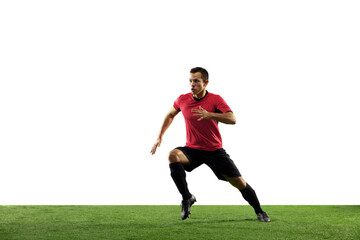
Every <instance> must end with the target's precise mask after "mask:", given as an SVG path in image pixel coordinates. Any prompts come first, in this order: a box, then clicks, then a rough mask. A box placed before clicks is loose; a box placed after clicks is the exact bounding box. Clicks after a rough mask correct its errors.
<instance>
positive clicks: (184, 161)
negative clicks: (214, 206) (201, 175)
mask: <svg viewBox="0 0 360 240" xmlns="http://www.w3.org/2000/svg"><path fill="white" fill-rule="evenodd" d="M208 79H209V74H208V72H207V71H206V70H205V69H204V68H201V67H196V68H193V69H191V70H190V87H191V93H188V94H184V95H181V96H180V97H178V98H177V99H176V101H175V102H174V105H173V107H172V108H171V109H170V111H169V112H168V113H167V115H166V116H165V119H164V121H163V124H162V127H161V130H160V133H159V135H158V138H157V140H156V142H155V144H154V146H153V147H152V149H151V154H155V152H156V149H157V147H160V144H161V142H162V137H163V135H164V133H165V131H166V130H167V129H168V127H169V126H170V125H171V123H172V121H173V120H174V118H175V116H176V115H177V114H178V113H179V112H180V111H181V112H182V113H183V115H184V119H185V124H186V145H185V147H178V148H176V149H174V150H172V151H171V152H170V154H169V166H170V171H171V177H172V179H173V180H174V182H175V185H176V187H177V188H178V190H179V192H180V194H181V195H182V198H183V200H182V210H181V218H182V219H183V220H185V219H186V218H188V216H189V214H190V208H191V206H192V205H193V204H194V203H195V202H196V198H195V196H194V195H192V194H191V193H190V191H189V189H188V185H187V182H186V173H185V171H188V172H191V171H192V170H194V169H195V168H197V167H198V166H200V165H202V164H203V163H205V164H206V165H208V166H209V167H210V168H211V169H212V171H213V172H214V173H215V175H216V176H217V177H218V179H219V180H224V181H228V182H229V183H231V184H232V185H233V186H234V187H236V188H237V189H239V190H240V192H241V194H242V196H243V197H244V199H245V200H246V201H247V202H248V203H249V204H250V205H251V206H252V207H253V208H254V210H255V213H256V215H257V218H258V219H259V220H260V221H262V222H270V218H269V216H268V215H267V214H266V213H265V212H264V211H263V210H262V209H261V207H260V203H259V201H258V198H257V196H256V193H255V191H254V190H253V189H252V187H251V186H250V185H249V184H247V183H246V182H245V180H244V179H243V177H242V176H241V174H240V172H239V170H238V169H237V167H236V166H235V164H234V162H233V161H232V160H231V159H230V156H229V155H228V154H227V153H226V151H225V150H224V149H223V147H222V140H221V135H220V132H219V127H218V122H221V123H225V124H235V123H236V118H235V115H234V114H233V112H232V111H231V109H230V107H229V106H228V105H227V104H226V102H225V101H224V100H223V99H222V98H221V97H220V96H219V95H215V94H212V93H209V92H208V91H206V87H207V85H208V83H209V80H208Z"/></svg>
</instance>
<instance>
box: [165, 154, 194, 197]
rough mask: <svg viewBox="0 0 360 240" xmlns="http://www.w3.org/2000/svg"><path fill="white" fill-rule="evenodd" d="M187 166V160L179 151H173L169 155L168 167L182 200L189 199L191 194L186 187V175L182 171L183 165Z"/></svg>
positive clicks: (183, 170) (188, 162)
mask: <svg viewBox="0 0 360 240" xmlns="http://www.w3.org/2000/svg"><path fill="white" fill-rule="evenodd" d="M189 164H190V161H189V159H188V158H187V157H186V156H185V154H184V153H183V152H182V151H180V150H179V149H174V150H172V151H171V152H170V153H169V167H170V171H171V177H172V179H173V180H174V182H175V185H176V187H177V188H178V190H179V192H180V194H181V196H182V197H183V200H186V199H189V198H191V193H190V192H189V189H188V186H187V182H186V173H185V169H184V165H189Z"/></svg>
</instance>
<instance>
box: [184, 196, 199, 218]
mask: <svg viewBox="0 0 360 240" xmlns="http://www.w3.org/2000/svg"><path fill="white" fill-rule="evenodd" d="M195 202H196V198H195V196H194V195H191V198H189V199H186V200H182V202H181V206H182V208H181V219H182V220H185V219H187V218H188V217H189V215H190V208H191V206H192V205H193V204H194V203H195Z"/></svg>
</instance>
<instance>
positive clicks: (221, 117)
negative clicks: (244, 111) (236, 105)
mask: <svg viewBox="0 0 360 240" xmlns="http://www.w3.org/2000/svg"><path fill="white" fill-rule="evenodd" d="M191 112H193V113H194V116H199V117H200V118H198V121H201V120H204V119H212V120H215V121H218V122H222V123H225V124H235V123H236V117H235V115H234V113H233V112H230V111H229V112H226V113H213V112H208V111H206V110H205V109H203V108H202V107H201V106H200V107H199V109H191Z"/></svg>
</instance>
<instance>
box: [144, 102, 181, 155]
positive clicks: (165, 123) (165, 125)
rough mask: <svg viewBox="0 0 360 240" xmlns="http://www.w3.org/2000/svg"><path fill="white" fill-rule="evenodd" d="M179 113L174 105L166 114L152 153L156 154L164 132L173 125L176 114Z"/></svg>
mask: <svg viewBox="0 0 360 240" xmlns="http://www.w3.org/2000/svg"><path fill="white" fill-rule="evenodd" d="M178 113H179V111H177V110H176V109H175V108H174V107H172V108H171V109H170V111H169V112H168V113H167V114H166V116H165V118H164V121H163V124H162V126H161V129H160V132H159V135H158V137H157V139H156V141H155V143H154V146H153V147H152V149H151V151H150V153H151V154H155V152H156V149H157V148H158V147H160V144H161V142H162V137H163V136H164V133H165V132H166V130H167V129H168V128H169V126H170V125H171V123H172V121H173V120H174V118H175V117H176V115H177V114H178Z"/></svg>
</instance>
